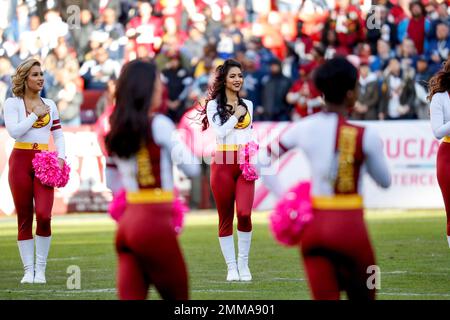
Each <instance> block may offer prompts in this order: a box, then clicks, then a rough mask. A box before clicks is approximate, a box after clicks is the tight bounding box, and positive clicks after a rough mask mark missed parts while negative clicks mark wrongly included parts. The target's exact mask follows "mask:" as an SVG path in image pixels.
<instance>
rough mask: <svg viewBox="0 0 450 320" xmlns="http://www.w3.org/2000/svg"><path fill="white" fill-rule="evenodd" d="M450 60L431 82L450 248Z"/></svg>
mask: <svg viewBox="0 0 450 320" xmlns="http://www.w3.org/2000/svg"><path fill="white" fill-rule="evenodd" d="M449 94H450V58H449V59H448V60H447V61H446V62H445V64H444V66H443V68H442V70H440V71H439V72H438V73H436V74H435V75H434V76H433V77H432V78H431V79H430V81H429V95H428V99H429V100H430V101H431V102H430V119H431V127H432V129H433V133H434V136H435V137H436V138H437V139H442V143H441V144H440V145H439V150H438V154H437V161H436V175H437V180H438V183H439V187H440V188H441V192H442V197H443V198H444V205H445V212H446V213H447V241H448V245H449V247H450V97H449Z"/></svg>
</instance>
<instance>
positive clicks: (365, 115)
mask: <svg viewBox="0 0 450 320" xmlns="http://www.w3.org/2000/svg"><path fill="white" fill-rule="evenodd" d="M358 82H359V92H358V99H357V101H356V103H355V106H354V108H353V111H352V114H351V118H352V119H354V120H377V119H378V110H377V109H378V100H379V90H378V79H377V76H376V74H375V73H372V72H371V71H370V68H369V65H368V64H367V63H364V62H363V63H361V64H360V65H359V80H358Z"/></svg>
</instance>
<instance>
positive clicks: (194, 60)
mask: <svg viewBox="0 0 450 320" xmlns="http://www.w3.org/2000/svg"><path fill="white" fill-rule="evenodd" d="M206 44H207V42H206V39H205V37H204V35H203V33H202V31H201V30H199V29H198V27H196V26H193V27H192V28H190V29H189V38H188V39H187V40H186V41H184V44H183V45H182V46H181V51H182V52H183V53H184V54H185V55H186V56H187V57H188V59H189V60H190V63H191V66H192V67H194V66H196V65H197V64H198V63H199V61H200V60H201V58H202V57H203V52H204V48H205V46H206Z"/></svg>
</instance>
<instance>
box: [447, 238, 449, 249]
mask: <svg viewBox="0 0 450 320" xmlns="http://www.w3.org/2000/svg"><path fill="white" fill-rule="evenodd" d="M447 241H448V247H449V248H450V236H447Z"/></svg>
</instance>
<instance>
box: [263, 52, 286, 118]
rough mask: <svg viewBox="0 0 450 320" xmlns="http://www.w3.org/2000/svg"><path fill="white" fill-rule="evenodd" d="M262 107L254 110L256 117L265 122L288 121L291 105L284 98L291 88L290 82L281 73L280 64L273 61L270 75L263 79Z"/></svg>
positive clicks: (276, 60)
mask: <svg viewBox="0 0 450 320" xmlns="http://www.w3.org/2000/svg"><path fill="white" fill-rule="evenodd" d="M262 83H263V90H262V107H261V108H257V109H256V115H257V116H258V117H260V118H261V119H263V120H266V121H288V120H289V119H290V113H291V105H290V104H289V103H288V102H287V101H286V96H287V94H288V92H289V89H290V87H291V84H292V83H291V80H290V79H289V78H287V77H286V76H284V75H283V73H282V72H281V62H280V61H279V60H278V59H273V60H272V61H271V63H270V74H269V75H266V76H265V77H264V78H263V81H262Z"/></svg>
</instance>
